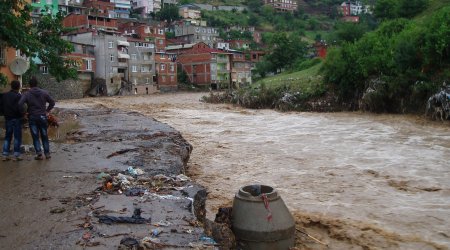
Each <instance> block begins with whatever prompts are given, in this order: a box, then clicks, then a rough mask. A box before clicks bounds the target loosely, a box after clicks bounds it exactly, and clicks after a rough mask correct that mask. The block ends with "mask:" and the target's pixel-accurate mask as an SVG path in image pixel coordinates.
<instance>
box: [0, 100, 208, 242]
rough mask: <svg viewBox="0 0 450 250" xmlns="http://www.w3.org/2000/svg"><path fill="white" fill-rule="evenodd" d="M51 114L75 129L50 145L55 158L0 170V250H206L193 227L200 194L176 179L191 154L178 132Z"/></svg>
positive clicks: (77, 110)
mask: <svg viewBox="0 0 450 250" xmlns="http://www.w3.org/2000/svg"><path fill="white" fill-rule="evenodd" d="M57 109H58V108H57ZM55 113H57V116H58V117H60V121H61V122H62V123H63V124H64V122H67V121H68V120H69V118H70V120H72V122H77V123H79V126H77V129H74V130H71V131H66V132H69V134H67V135H64V140H61V141H60V142H58V143H54V140H55V139H57V138H55V137H52V143H51V151H52V159H50V160H43V161H36V160H33V153H32V152H27V153H26V154H24V155H23V158H24V160H23V161H20V162H16V161H5V162H4V161H2V162H1V167H0V180H1V182H0V189H1V190H2V196H1V197H2V199H1V201H0V211H1V212H2V219H1V220H0V249H58V250H59V249H86V248H87V247H95V249H117V248H118V246H119V244H122V243H123V244H122V245H125V244H126V245H128V246H131V247H133V246H134V247H137V246H138V244H140V245H142V246H146V247H147V248H145V249H154V248H155V247H157V248H166V249H173V248H180V249H189V248H192V247H199V248H200V249H202V248H206V247H207V246H208V245H211V243H210V242H205V241H204V240H202V239H203V238H202V237H206V236H205V231H204V229H203V227H202V226H201V223H199V220H201V219H202V217H203V216H204V214H205V212H204V201H205V197H206V191H205V189H204V188H203V187H201V186H199V185H198V184H196V183H195V182H192V181H191V180H190V179H189V178H187V177H186V176H185V175H183V173H185V167H186V163H187V161H188V159H189V156H190V152H191V150H192V147H191V145H190V144H189V143H188V142H186V141H185V140H184V139H183V138H182V136H181V134H180V133H179V132H177V131H176V130H174V129H173V128H171V127H169V126H167V125H166V124H162V123H160V122H157V121H155V120H154V119H152V118H149V117H145V116H143V115H142V114H139V113H136V112H128V111H120V110H113V109H108V108H105V107H104V106H101V105H93V106H91V107H83V105H76V106H75V107H71V108H69V109H66V110H59V111H58V110H55ZM62 117H64V118H62ZM63 124H62V125H63ZM50 130H51V131H52V132H54V129H53V128H52V129H50ZM60 132H62V131H60ZM52 134H53V135H55V133H52ZM130 167H131V169H132V170H133V171H131V172H130V170H129V168H130ZM137 170H139V172H137ZM134 171H136V172H134ZM197 219H198V220H197Z"/></svg>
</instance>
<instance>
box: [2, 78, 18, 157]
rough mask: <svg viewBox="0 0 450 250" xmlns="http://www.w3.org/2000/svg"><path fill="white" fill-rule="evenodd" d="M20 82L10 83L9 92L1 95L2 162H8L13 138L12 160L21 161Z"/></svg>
mask: <svg viewBox="0 0 450 250" xmlns="http://www.w3.org/2000/svg"><path fill="white" fill-rule="evenodd" d="M19 90H20V82H19V81H17V80H14V81H12V82H11V90H10V91H9V92H7V93H5V94H3V95H2V103H3V114H4V116H5V141H4V143H3V152H2V156H3V160H4V161H7V160H9V152H10V149H11V141H12V139H13V137H14V147H13V149H14V158H15V160H16V161H20V160H22V158H21V157H20V154H21V151H20V146H21V145H22V117H23V108H21V107H22V106H20V105H19V100H20V98H21V94H20V93H19Z"/></svg>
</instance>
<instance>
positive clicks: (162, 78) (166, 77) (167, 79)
mask: <svg viewBox="0 0 450 250" xmlns="http://www.w3.org/2000/svg"><path fill="white" fill-rule="evenodd" d="M155 65H156V73H157V85H158V89H159V90H160V91H162V92H167V91H175V90H177V89H178V79H177V63H176V53H174V52H165V51H159V52H156V55H155Z"/></svg>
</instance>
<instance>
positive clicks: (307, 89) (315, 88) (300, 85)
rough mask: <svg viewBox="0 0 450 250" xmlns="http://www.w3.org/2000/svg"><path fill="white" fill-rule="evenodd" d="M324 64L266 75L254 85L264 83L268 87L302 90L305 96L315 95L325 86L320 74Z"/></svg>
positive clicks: (321, 91)
mask: <svg viewBox="0 0 450 250" xmlns="http://www.w3.org/2000/svg"><path fill="white" fill-rule="evenodd" d="M321 66H322V64H321V63H320V64H317V65H315V66H313V67H311V68H308V69H305V70H302V71H297V72H293V73H282V74H279V75H275V76H271V77H266V78H264V79H261V80H259V81H257V82H255V83H253V85H254V87H259V86H261V85H264V86H265V87H266V88H268V89H279V88H285V89H286V90H290V91H291V92H300V93H302V95H304V96H314V95H317V94H321V93H323V91H325V86H324V83H323V81H322V76H321V75H320V72H319V70H320V68H321Z"/></svg>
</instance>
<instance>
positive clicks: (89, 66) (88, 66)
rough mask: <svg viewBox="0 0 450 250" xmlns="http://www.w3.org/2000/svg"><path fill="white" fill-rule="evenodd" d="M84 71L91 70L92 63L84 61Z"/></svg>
mask: <svg viewBox="0 0 450 250" xmlns="http://www.w3.org/2000/svg"><path fill="white" fill-rule="evenodd" d="M86 70H92V61H91V60H86Z"/></svg>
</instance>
